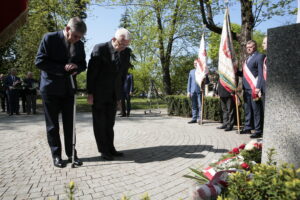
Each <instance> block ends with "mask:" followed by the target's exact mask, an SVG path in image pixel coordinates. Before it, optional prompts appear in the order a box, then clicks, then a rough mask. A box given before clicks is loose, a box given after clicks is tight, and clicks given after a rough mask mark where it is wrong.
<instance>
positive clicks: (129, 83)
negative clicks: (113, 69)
mask: <svg viewBox="0 0 300 200" xmlns="http://www.w3.org/2000/svg"><path fill="white" fill-rule="evenodd" d="M123 92H124V94H126V95H128V94H129V93H130V92H133V76H132V74H127V76H126V78H125V80H124V86H123Z"/></svg>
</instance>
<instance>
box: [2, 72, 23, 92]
mask: <svg viewBox="0 0 300 200" xmlns="http://www.w3.org/2000/svg"><path fill="white" fill-rule="evenodd" d="M20 80H21V79H20V78H19V77H17V76H15V81H20ZM13 82H14V81H13V79H12V76H11V75H8V76H7V77H6V78H5V80H4V87H5V88H6V89H7V90H10V88H9V87H10V86H13ZM20 88H21V83H19V84H18V85H16V86H14V89H20Z"/></svg>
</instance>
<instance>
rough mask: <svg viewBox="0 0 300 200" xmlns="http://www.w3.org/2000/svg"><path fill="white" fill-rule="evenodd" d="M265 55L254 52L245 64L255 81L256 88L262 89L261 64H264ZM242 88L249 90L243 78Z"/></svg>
mask: <svg viewBox="0 0 300 200" xmlns="http://www.w3.org/2000/svg"><path fill="white" fill-rule="evenodd" d="M264 58H265V55H263V54H261V53H258V52H255V53H254V55H253V57H252V58H251V59H250V61H249V62H248V63H247V66H248V68H249V70H250V71H251V73H252V74H253V76H254V77H255V78H256V77H258V79H257V85H256V88H258V89H262V87H263V63H264ZM243 88H244V89H247V90H251V87H250V85H249V84H248V82H247V81H246V79H245V77H243Z"/></svg>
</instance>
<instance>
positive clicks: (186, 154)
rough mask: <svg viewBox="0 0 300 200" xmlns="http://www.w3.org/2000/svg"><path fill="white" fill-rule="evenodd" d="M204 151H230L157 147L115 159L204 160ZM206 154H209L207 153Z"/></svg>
mask: <svg viewBox="0 0 300 200" xmlns="http://www.w3.org/2000/svg"><path fill="white" fill-rule="evenodd" d="M203 151H208V152H213V153H225V152H228V149H214V148H213V146H212V145H181V146H157V147H147V148H140V149H131V150H124V151H122V152H123V153H124V157H115V160H117V161H133V162H136V163H148V162H155V161H165V160H170V159H173V158H177V157H182V158H192V159H197V158H204V157H205V156H206V155H204V154H201V152H203ZM205 154H207V153H206V152H205ZM81 159H82V161H83V162H96V161H103V159H101V158H100V154H99V156H96V157H89V158H81Z"/></svg>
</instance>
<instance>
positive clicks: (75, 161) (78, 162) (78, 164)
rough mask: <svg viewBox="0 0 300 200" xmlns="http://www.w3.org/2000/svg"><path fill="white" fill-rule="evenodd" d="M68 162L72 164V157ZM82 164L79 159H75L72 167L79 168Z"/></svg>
mask: <svg viewBox="0 0 300 200" xmlns="http://www.w3.org/2000/svg"><path fill="white" fill-rule="evenodd" d="M68 162H69V163H72V157H69V158H68ZM82 164H83V163H82V161H81V160H80V159H79V158H77V157H75V159H74V165H76V166H81V165H82Z"/></svg>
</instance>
